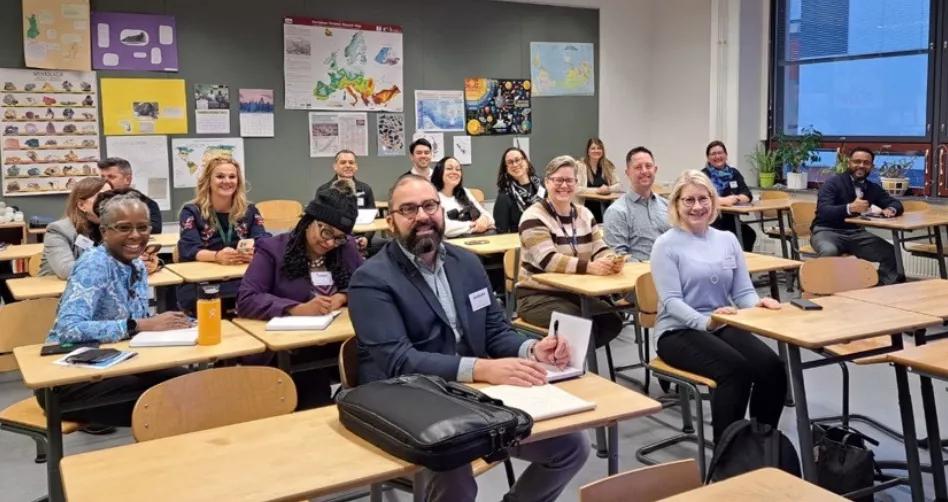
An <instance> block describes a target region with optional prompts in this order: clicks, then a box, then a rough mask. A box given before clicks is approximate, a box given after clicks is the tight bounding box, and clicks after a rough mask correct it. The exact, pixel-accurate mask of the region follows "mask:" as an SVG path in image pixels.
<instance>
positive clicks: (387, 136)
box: [375, 113, 405, 157]
mask: <svg viewBox="0 0 948 502" xmlns="http://www.w3.org/2000/svg"><path fill="white" fill-rule="evenodd" d="M375 118H376V123H375V126H376V127H375V128H376V133H377V143H378V155H379V157H401V156H403V155H405V114H404V113H379V114H378V115H376V117H375Z"/></svg>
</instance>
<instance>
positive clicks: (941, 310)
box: [836, 279, 948, 320]
mask: <svg viewBox="0 0 948 502" xmlns="http://www.w3.org/2000/svg"><path fill="white" fill-rule="evenodd" d="M836 296H845V297H846V298H852V299H854V300H859V301H862V302H866V303H875V304H877V305H888V306H889V307H892V308H897V309H902V310H907V311H909V312H916V313H919V314H925V315H930V316H934V317H940V318H942V319H943V320H948V280H945V279H929V280H925V281H913V282H904V283H902V284H892V285H890V286H879V287H876V288H866V289H856V290H852V291H844V292H842V293H836Z"/></svg>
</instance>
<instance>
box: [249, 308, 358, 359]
mask: <svg viewBox="0 0 948 502" xmlns="http://www.w3.org/2000/svg"><path fill="white" fill-rule="evenodd" d="M234 324H236V325H237V326H239V327H241V328H243V330H244V331H246V332H247V333H250V334H251V335H253V337H254V338H256V339H258V340H260V341H261V342H263V343H264V344H266V346H267V348H268V349H270V350H274V351H279V350H290V349H296V348H300V347H314V346H317V345H328V344H330V343H336V342H344V341H346V340H348V339H350V338H352V337H353V336H355V328H354V327H353V326H352V319H350V318H349V309H342V313H341V314H339V317H337V318H336V319H335V320H334V321H333V322H332V324H330V325H329V327H328V328H326V329H324V330H322V331H319V330H312V331H267V321H258V320H256V319H234Z"/></svg>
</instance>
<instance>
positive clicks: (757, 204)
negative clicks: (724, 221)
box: [720, 199, 793, 258]
mask: <svg viewBox="0 0 948 502" xmlns="http://www.w3.org/2000/svg"><path fill="white" fill-rule="evenodd" d="M791 202H793V201H792V200H790V199H765V200H755V201H752V202H751V203H749V204H740V205H735V206H727V207H723V206H722V207H720V210H721V213H723V214H733V215H735V216H736V217H737V219H738V220H740V218H741V216H743V215H747V214H754V213H757V214H758V216H757V219H755V220H748V221H745V223H761V224H763V223H765V222H768V221H773V220H777V228H778V229H779V230H780V256H783V257H784V258H789V256H790V253H789V250H788V248H787V235H786V232H785V231H784V228H785V227H784V223H783V222H784V216H785V215H789V214H790V203H791ZM766 211H776V212H777V217H776V218H764V212H766ZM788 221H789V220H788ZM735 228H736V230H735V233H736V234H737V242H744V240H743V238H742V236H741V226H740V225H736V226H735Z"/></svg>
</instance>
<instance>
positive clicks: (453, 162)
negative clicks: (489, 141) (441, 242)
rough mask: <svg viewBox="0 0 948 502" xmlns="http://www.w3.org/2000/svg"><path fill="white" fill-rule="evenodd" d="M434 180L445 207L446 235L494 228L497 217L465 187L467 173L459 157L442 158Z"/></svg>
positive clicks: (477, 232) (452, 235)
mask: <svg viewBox="0 0 948 502" xmlns="http://www.w3.org/2000/svg"><path fill="white" fill-rule="evenodd" d="M431 183H433V184H434V186H435V188H437V189H438V198H439V199H440V200H441V207H442V208H444V235H445V237H460V236H462V235H468V234H482V233H484V232H487V231H488V230H493V228H494V218H492V217H491V216H490V215H489V214H487V211H485V210H484V207H483V206H481V205H480V203H478V202H477V200H476V199H474V195H473V194H472V193H471V191H470V190H468V189H467V188H464V174H463V173H462V172H461V163H460V162H459V161H458V159H456V158H454V157H445V158H443V159H441V160H439V161H438V163H437V164H435V167H434V170H433V171H432V172H431Z"/></svg>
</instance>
